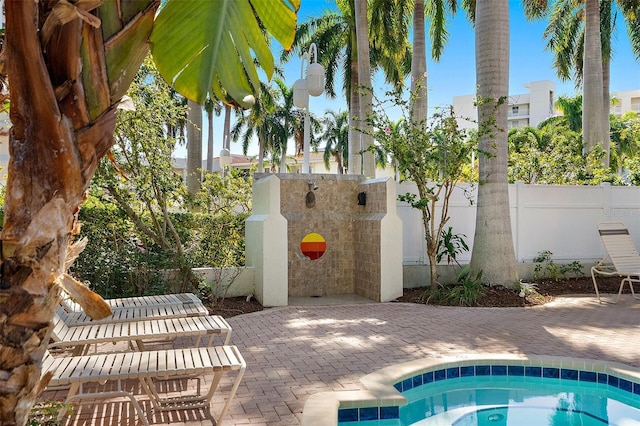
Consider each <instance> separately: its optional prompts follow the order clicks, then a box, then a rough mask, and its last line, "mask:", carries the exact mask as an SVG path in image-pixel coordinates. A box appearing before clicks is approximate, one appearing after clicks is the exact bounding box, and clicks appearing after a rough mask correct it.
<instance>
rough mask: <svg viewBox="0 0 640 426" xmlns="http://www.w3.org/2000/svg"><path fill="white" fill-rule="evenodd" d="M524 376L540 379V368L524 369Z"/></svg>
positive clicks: (529, 367)
mask: <svg viewBox="0 0 640 426" xmlns="http://www.w3.org/2000/svg"><path fill="white" fill-rule="evenodd" d="M524 375H525V376H527V377H542V367H531V366H528V367H525V368H524Z"/></svg>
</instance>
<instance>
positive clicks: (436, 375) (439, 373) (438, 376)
mask: <svg viewBox="0 0 640 426" xmlns="http://www.w3.org/2000/svg"><path fill="white" fill-rule="evenodd" d="M446 378H447V372H446V371H445V370H436V371H434V372H433V379H434V380H435V381H436V382H437V381H438V380H444V379H446Z"/></svg>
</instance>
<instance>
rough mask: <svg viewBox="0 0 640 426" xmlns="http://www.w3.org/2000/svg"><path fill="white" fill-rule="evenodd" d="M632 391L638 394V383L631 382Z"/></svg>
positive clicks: (639, 391)
mask: <svg viewBox="0 0 640 426" xmlns="http://www.w3.org/2000/svg"><path fill="white" fill-rule="evenodd" d="M633 393H635V394H636V395H640V383H634V384H633Z"/></svg>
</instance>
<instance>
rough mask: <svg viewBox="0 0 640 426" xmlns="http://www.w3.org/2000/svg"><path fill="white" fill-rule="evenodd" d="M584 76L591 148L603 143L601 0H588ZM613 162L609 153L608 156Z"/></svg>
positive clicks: (584, 122)
mask: <svg viewBox="0 0 640 426" xmlns="http://www.w3.org/2000/svg"><path fill="white" fill-rule="evenodd" d="M585 15H586V16H585V27H584V39H585V40H584V64H583V74H584V80H583V84H582V90H583V95H582V138H583V142H584V149H585V150H586V151H587V152H589V151H591V150H592V149H593V148H595V147H596V145H602V144H603V142H604V141H603V135H604V130H603V126H602V122H603V119H602V117H603V114H604V113H603V107H602V104H603V99H604V98H603V96H604V95H603V93H602V85H603V79H602V42H601V40H600V2H599V0H586V1H585ZM605 161H606V164H608V163H609V161H608V156H607V158H606V159H605Z"/></svg>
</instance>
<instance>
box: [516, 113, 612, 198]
mask: <svg viewBox="0 0 640 426" xmlns="http://www.w3.org/2000/svg"><path fill="white" fill-rule="evenodd" d="M604 154H605V153H604V152H603V151H602V148H601V147H599V146H598V147H596V148H595V149H594V150H593V151H592V152H590V153H588V155H584V154H583V153H582V136H581V135H580V133H577V132H574V131H571V130H569V129H568V128H567V127H566V126H564V125H562V123H561V122H558V121H549V122H548V124H546V125H545V126H543V127H541V128H538V129H536V128H533V127H518V128H513V129H511V130H510V131H509V169H508V177H509V182H515V181H523V182H524V183H528V184H547V185H599V184H600V183H602V182H612V183H619V179H617V177H616V174H615V172H614V171H613V170H611V169H608V168H605V167H603V166H602V161H601V160H602V158H603V157H604Z"/></svg>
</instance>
